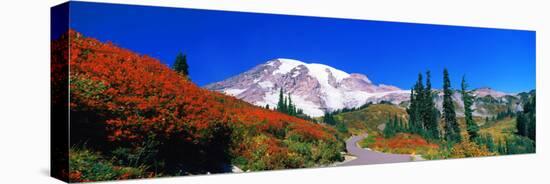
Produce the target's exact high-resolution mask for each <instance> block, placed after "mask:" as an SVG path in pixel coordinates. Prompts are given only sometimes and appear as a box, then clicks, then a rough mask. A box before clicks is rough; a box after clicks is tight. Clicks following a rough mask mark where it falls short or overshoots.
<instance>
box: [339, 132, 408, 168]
mask: <svg viewBox="0 0 550 184" xmlns="http://www.w3.org/2000/svg"><path fill="white" fill-rule="evenodd" d="M365 137H367V134H364V135H359V136H353V137H351V138H350V139H348V140H347V141H346V149H347V150H348V153H349V154H351V155H354V156H355V157H357V158H356V159H354V160H351V161H348V162H344V163H342V164H340V165H341V166H350V165H367V164H383V163H396V162H409V161H411V155H406V154H388V153H380V152H376V151H371V150H367V149H363V148H360V147H358V144H357V142H359V141H361V140H362V139H364V138H365Z"/></svg>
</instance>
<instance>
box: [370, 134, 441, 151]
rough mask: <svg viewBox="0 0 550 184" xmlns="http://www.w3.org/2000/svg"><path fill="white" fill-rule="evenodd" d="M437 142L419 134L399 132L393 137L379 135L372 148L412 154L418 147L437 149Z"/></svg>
mask: <svg viewBox="0 0 550 184" xmlns="http://www.w3.org/2000/svg"><path fill="white" fill-rule="evenodd" d="M438 147H439V146H438V145H437V144H431V143H428V141H426V140H425V139H424V138H422V137H421V136H419V135H414V134H407V133H398V134H397V135H395V136H394V137H392V138H389V139H385V138H383V137H377V138H376V139H375V142H374V143H373V144H372V148H373V149H375V150H384V151H386V152H392V153H400V154H412V153H415V152H416V151H417V149H419V148H422V149H430V148H432V149H437V148H438Z"/></svg>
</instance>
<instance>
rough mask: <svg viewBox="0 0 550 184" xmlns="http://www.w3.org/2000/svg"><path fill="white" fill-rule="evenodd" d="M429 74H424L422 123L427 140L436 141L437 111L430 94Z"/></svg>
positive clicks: (437, 129) (437, 132) (437, 133)
mask: <svg viewBox="0 0 550 184" xmlns="http://www.w3.org/2000/svg"><path fill="white" fill-rule="evenodd" d="M430 78H431V74H430V71H429V70H428V71H427V72H426V88H425V90H424V94H423V95H422V96H423V102H424V103H423V122H424V127H425V129H426V133H427V136H428V138H431V139H438V138H439V122H438V117H437V116H438V112H439V111H438V110H437V108H436V107H435V103H434V101H433V92H432V83H431V80H430Z"/></svg>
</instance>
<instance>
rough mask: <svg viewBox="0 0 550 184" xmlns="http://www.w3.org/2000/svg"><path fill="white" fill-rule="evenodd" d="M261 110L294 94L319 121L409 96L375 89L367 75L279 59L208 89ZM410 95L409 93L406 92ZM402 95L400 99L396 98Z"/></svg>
mask: <svg viewBox="0 0 550 184" xmlns="http://www.w3.org/2000/svg"><path fill="white" fill-rule="evenodd" d="M205 88H207V89H211V90H216V91H221V92H223V93H226V94H228V95H232V96H235V97H237V98H240V99H243V100H245V101H247V102H249V103H252V104H255V105H259V106H265V105H269V106H272V107H274V106H276V104H277V101H278V99H279V98H278V97H279V96H278V95H279V89H280V88H283V89H284V90H285V91H286V92H287V93H289V94H292V100H293V101H294V102H295V103H296V105H297V107H298V108H300V109H303V111H304V113H306V114H308V115H310V116H313V117H317V116H322V115H323V114H324V112H326V111H333V110H337V109H342V108H346V107H347V108H351V107H358V106H361V105H363V104H365V103H367V102H369V101H372V102H378V101H380V100H382V99H383V100H386V101H393V102H395V103H399V102H401V101H402V100H405V98H406V97H408V95H406V94H404V93H403V91H402V90H401V89H399V88H397V87H394V86H388V85H375V84H373V83H372V82H371V81H370V80H369V79H368V78H367V76H366V75H363V74H356V73H355V74H349V73H346V72H344V71H342V70H339V69H336V68H334V67H331V66H328V65H325V64H319V63H307V62H302V61H299V60H295V59H287V58H277V59H272V60H269V61H267V62H266V63H264V64H260V65H258V66H256V67H254V68H252V69H250V70H248V71H246V72H244V73H241V74H239V75H237V76H234V77H231V78H229V79H226V80H224V81H220V82H216V83H213V84H209V85H207V86H205ZM405 92H408V91H405ZM396 94H398V95H396Z"/></svg>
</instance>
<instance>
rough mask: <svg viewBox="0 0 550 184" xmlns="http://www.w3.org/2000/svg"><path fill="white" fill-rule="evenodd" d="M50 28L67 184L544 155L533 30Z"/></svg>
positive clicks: (278, 18) (105, 21)
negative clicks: (539, 143) (539, 134)
mask: <svg viewBox="0 0 550 184" xmlns="http://www.w3.org/2000/svg"><path fill="white" fill-rule="evenodd" d="M51 18H52V19H51V22H52V30H51V33H52V34H51V86H52V88H51V101H52V103H51V108H52V120H51V124H52V125H51V126H52V130H51V131H52V154H51V155H52V176H54V177H56V178H59V179H61V180H64V181H67V182H91V181H105V180H123V179H138V178H155V177H168V176H189V175H207V174H217V173H242V172H244V173H246V172H254V171H269V170H279V169H293V168H320V167H340V166H351V165H368V164H384V163H397V162H416V161H425V160H441V159H454V158H466V157H485V156H499V155H512V154H525V153H535V150H536V135H535V132H536V108H535V106H536V100H535V99H536V88H535V83H536V80H535V76H536V75H535V66H536V61H535V51H536V48H535V36H536V32H535V31H529V30H508V29H494V28H475V27H463V26H446V25H430V24H414V23H398V22H385V21H370V20H353V19H337V18H322V17H307V16H292V15H276V14H262V13H246V12H230V11H215V10H198V9H187V8H169V7H151V6H134V5H121V4H104V3H90V2H68V3H65V4H61V5H59V6H56V7H53V8H52V17H51ZM510 159H513V158H510ZM410 164H414V163H410ZM357 169H360V168H357ZM243 177H244V176H243Z"/></svg>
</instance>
